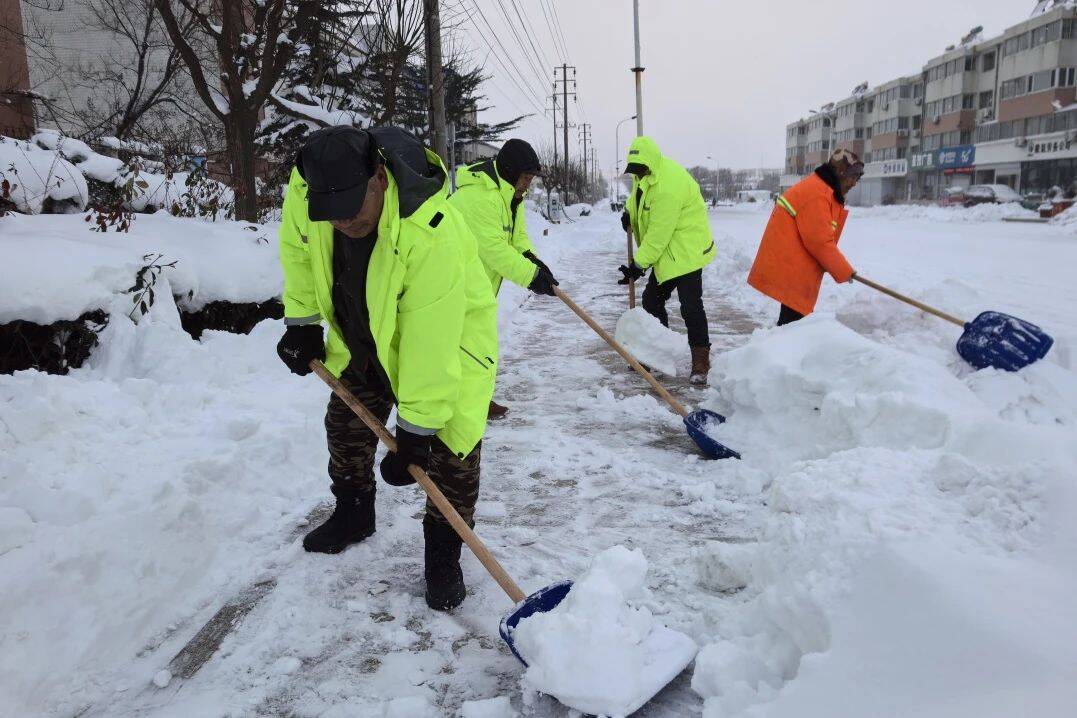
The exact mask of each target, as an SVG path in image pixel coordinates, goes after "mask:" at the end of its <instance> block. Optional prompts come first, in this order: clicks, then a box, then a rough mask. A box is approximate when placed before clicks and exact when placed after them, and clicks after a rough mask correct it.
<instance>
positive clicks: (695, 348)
mask: <svg viewBox="0 0 1077 718" xmlns="http://www.w3.org/2000/svg"><path fill="white" fill-rule="evenodd" d="M625 172H626V173H628V174H630V175H632V192H631V194H629V196H628V201H627V203H626V206H627V209H626V210H625V211H624V213H623V214H622V215H621V225H622V226H623V227H624V229H625V231H628V229H629V228H631V229H632V233H633V235H634V236H635V238H636V244H637V245H639V249H638V251H637V252H636V256H635V257H634V259H633V262H632V266H627V265H621V267H620V270H621V273H622V274H623V275H624V278H623V279H621V280H620V281H619V282H618V284H628V282H629V281H634V280H637V279H641V278H643V276H644V275H645V274H646V273H647V270H648V269H650V270H651V276H650V279H648V280H647V286H646V287H644V289H643V308H644V309H645V310H646V311H647V313H648V314H650V315H651V316H653V317H656V318H657V319H658V321H660V322H662V324H663V325H665V326H669V316H668V315H667V314H666V302H667V301H669V298H670V297H672V296H673V290H677V299H679V300H680V303H681V317H682V318H683V319H684V325H685V327H686V329H687V330H688V346H689V348H690V349H691V350H692V373H691V382H692V383H693V384H706V383H707V374H708V373H709V372H710V368H711V359H710V352H711V342H710V332H709V330H708V327H707V312H706V310H705V309H704V308H703V267H705V266H707V265H708V264H710V263H711V262H712V261H713V260H714V257H715V255H716V252H715V251H714V240H713V239H711V228H710V222H709V221H708V219H707V203H706V202H704V201H703V195H702V194H701V193H700V191H699V183H697V182H696V181H695V180H694V179H692V175H690V174H688V171H687V170H685V169H684V168H683V167H681V166H680V165H679V164H677V163H676V162H674V161H673V160H671V159H670V158H669V157H665V156H664V155H663V154H662V153H661V152H660V151H659V150H658V145H656V144H655V142H654V140H652V139H651V138H649V137H637V138H636V139H635V140H633V141H632V145H631V147H629V149H628V164H627V166H626V167H625Z"/></svg>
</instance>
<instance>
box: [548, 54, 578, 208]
mask: <svg viewBox="0 0 1077 718" xmlns="http://www.w3.org/2000/svg"><path fill="white" fill-rule="evenodd" d="M558 70H560V71H561V78H560V79H558V78H557V71H558ZM569 70H572V79H569V76H568V71H569ZM553 73H554V83H553V84H554V87H555V88H556V87H557V83H558V82H560V83H561V112H562V122H563V123H564V127H563V128H562V129H563V130H564V139H565V144H564V145H563V146H564V148H565V196H564V197H562V198H561V201H562V202H564V203H565V204H568V175H569V165H568V96H569V94H570V93H569V90H568V84H569V83H570V82H571V83H572V93H571V94H572V97H573V98H575V97H576V68H575V66H572V65H566V64H564V63H562V64H561V67H554V69H553Z"/></svg>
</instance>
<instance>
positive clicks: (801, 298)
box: [748, 174, 853, 314]
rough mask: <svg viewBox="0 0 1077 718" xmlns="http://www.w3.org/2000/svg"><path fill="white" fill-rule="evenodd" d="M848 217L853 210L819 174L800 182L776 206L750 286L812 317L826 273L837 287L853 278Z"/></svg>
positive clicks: (754, 265)
mask: <svg viewBox="0 0 1077 718" xmlns="http://www.w3.org/2000/svg"><path fill="white" fill-rule="evenodd" d="M848 216H849V210H847V209H845V207H843V206H842V205H841V203H839V202H838V200H837V199H836V198H835V197H834V190H833V189H832V188H831V187H830V185H828V184H827V183H826V182H825V181H824V180H823V179H822V178H821V177H819V175H817V174H812V175H811V176H809V177H806V178H805V179H803V180H801V181H800V182H798V183H797V184H796V185H794V186H793V187H791V188H790V189H789V191H788V192H786V193H785V194H783V195H782V196H781V197H779V198H778V201H777V202H775V204H774V210H773V212H771V215H770V221H769V222H768V223H767V228H766V231H765V232H764V233H763V239H762V241H761V242H760V243H759V251H758V252H757V253H756V256H755V263H754V264H752V271H751V272H750V273H749V274H748V284H750V285H751V286H753V287H755V288H756V289H758V290H759V291H760V292H762V293H763V294H765V295H767V296H768V297H770V298H771V299H776V300H777V301H779V302H781V303H782V304H784V305H785V306H787V307H790V308H792V309H795V310H796V311H798V312H800V313H801V314H811V313H812V311H814V309H815V302H816V300H817V299H818V298H819V287H820V286H821V285H822V283H823V272H824V271H826V272H829V273H830V275H831V276H832V277H834V281H836V282H847V281H849V278H850V277H852V276H853V268H852V267H851V266H850V265H849V262H848V261H846V259H845V256H844V255H843V254H842V253H841V251H840V250H839V249H838V240H839V239H840V238H841V233H842V230H843V229H845V220H846V218H847V217H848Z"/></svg>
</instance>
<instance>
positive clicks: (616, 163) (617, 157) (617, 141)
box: [613, 115, 636, 199]
mask: <svg viewBox="0 0 1077 718" xmlns="http://www.w3.org/2000/svg"><path fill="white" fill-rule="evenodd" d="M634 119H636V115H632V116H631V117H626V118H624V119H623V120H621V121H620V122H618V123H617V129H616V130H614V131H613V152H614V157H613V175H614V177H613V181H614V183H615V185H614V192H616V193H617V197H616V198H615V199H620V198H621V190H620V189H619V185H616V182H617V178H618V177H620V176H621V174H620V173H619V172H618V171H617V170H619V169H621V125H623V124H624V123H626V122H631V121H632V120H634Z"/></svg>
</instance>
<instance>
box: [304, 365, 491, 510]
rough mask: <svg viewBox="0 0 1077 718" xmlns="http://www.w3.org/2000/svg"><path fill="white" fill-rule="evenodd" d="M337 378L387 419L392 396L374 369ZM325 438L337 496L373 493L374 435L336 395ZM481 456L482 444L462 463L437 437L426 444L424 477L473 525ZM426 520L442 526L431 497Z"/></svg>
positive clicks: (329, 410) (327, 416)
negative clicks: (425, 470)
mask: <svg viewBox="0 0 1077 718" xmlns="http://www.w3.org/2000/svg"><path fill="white" fill-rule="evenodd" d="M340 380H341V382H343V384H344V386H346V387H347V388H348V390H349V391H350V392H351V393H352V394H354V395H355V398H356V399H358V400H359V401H361V402H362V403H363V405H364V406H365V407H366V408H367V409H369V410H370V411H371V413H373V414H374V415H375V416H377V417H378V418H379V419H380V420H381V421H382V422H384V421H385V420H386V419H388V418H389V412H390V410H391V409H392V406H393V396H392V394H391V392H389V390H388V389H385V388H384V387H383V386H382V384H381V381H380V379H379V378H378V377H377V375H376V374H375V373H374V372H373V370H368V372H367V373H361V372H358V371H354V370H353V369H352V368H351V367H349V368H348V369H347V370H346V371H345V372H344V373H343V374H342V375H341V377H340ZM325 436H326V439H327V441H328V443H329V478H330V480H331V481H332V482H333V493H334V494H335V495H337V496H341V495H343V494H349V495H356V494H364V493H370V494H373V493H374V492H375V491H376V489H377V485H376V483H375V479H374V452H375V451H376V450H377V448H378V437H377V435H376V434H375V433H374V432H372V431H371V430H370V429H368V428H367V427H366V424H364V423H363V420H362V419H360V418H359V417H358V416H356V415H355V412H353V411H352V410H351V409H350V408H349V407H348V405H347V404H345V403H344V402H343V401H341V399H340V398H339V397H338V396H337V395H336V394H332V395H330V397H329V406H328V408H327V409H326V412H325ZM481 455H482V443H481V442H480V443H479V444H478V445H476V446H475V448H474V449H472V451H471V453H470V454H468V455H467V456H465V457H464V458H462V459H461V458H459V457H458V456H456V454H454V453H452V452H451V451H450V450H449V448H448V447H447V446H445V444H443V443H442V442H441V440H440V439H438V438H437V437H434V438H433V440H432V441H431V442H430V465H429V467H428V468H427V473H429V474H430V478H431V479H432V480H433V481H434V483H435V484H436V485H437V486H438V488H440V489H441V491H442V493H444V494H445V497H446V498H447V499H448V500H449V503H451V504H452V505H453V507H454V508H455V509H456V510H457V511H458V512H460V516H462V517H463V519H464V520H465V521H467V522H468V523H469V524H474V516H475V502H476V501H478V498H479V462H480V459H481ZM426 516H427V520H432V521H441V522H445V518H444V517H443V516H442V515H441V512H440V511H438V510H437V508H436V507H435V506H434V504H433V503H432V502H431V501H430V500H429V499H428V500H427V502H426Z"/></svg>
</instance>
